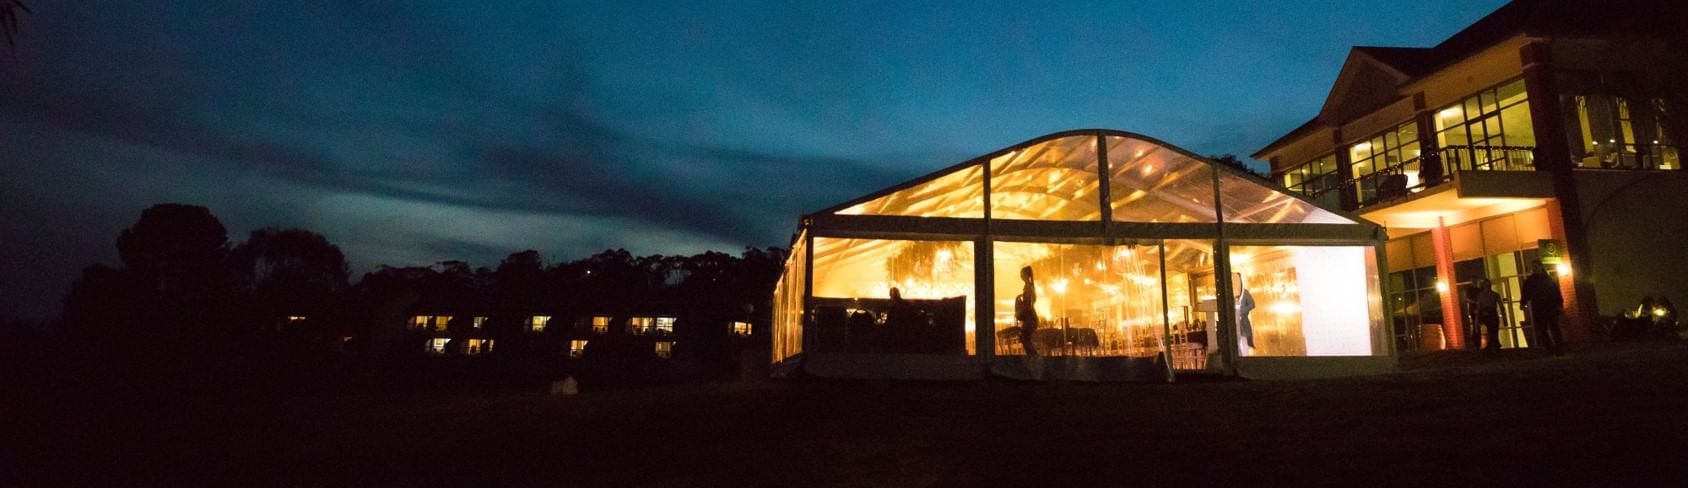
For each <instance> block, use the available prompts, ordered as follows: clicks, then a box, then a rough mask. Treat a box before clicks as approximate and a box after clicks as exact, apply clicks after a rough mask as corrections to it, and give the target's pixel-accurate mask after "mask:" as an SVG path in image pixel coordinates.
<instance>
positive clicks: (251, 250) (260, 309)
mask: <svg viewBox="0 0 1688 488" xmlns="http://www.w3.org/2000/svg"><path fill="white" fill-rule="evenodd" d="M227 267H228V270H229V273H230V274H231V275H232V278H233V279H234V280H235V283H236V289H237V290H238V292H239V296H237V297H235V300H236V301H237V302H238V303H239V305H240V306H239V307H236V310H238V311H239V312H238V313H239V315H240V324H239V325H240V326H242V328H243V329H245V332H246V337H245V339H246V340H249V341H263V340H266V339H273V338H275V337H276V334H273V333H271V332H274V331H277V330H278V329H280V328H281V327H282V326H284V325H285V326H288V329H289V330H285V331H282V332H285V333H286V334H284V335H287V336H288V337H291V338H293V339H295V342H300V343H312V342H322V341H326V340H328V339H330V337H329V336H333V335H337V334H333V333H331V332H332V325H333V324H332V322H333V321H334V319H336V318H338V317H334V316H333V315H336V314H335V312H337V311H338V310H336V309H337V308H338V307H337V306H336V305H337V303H338V302H339V301H340V298H341V296H342V294H343V292H344V291H345V290H346V289H347V287H348V285H347V281H346V280H347V270H346V257H345V255H344V254H342V253H341V252H340V248H339V247H335V246H334V244H331V243H329V242H328V239H327V238H324V237H323V236H322V235H319V234H317V233H314V232H311V231H307V230H300V229H285V230H283V229H276V228H265V229H260V230H256V231H253V232H252V234H251V236H250V237H247V239H246V242H243V243H240V245H238V246H235V248H234V250H233V251H230V252H229V258H228V262H227ZM291 316H299V317H305V320H304V321H303V323H289V321H288V320H287V317H291Z"/></svg>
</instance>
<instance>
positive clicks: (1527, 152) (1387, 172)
mask: <svg viewBox="0 0 1688 488" xmlns="http://www.w3.org/2000/svg"><path fill="white" fill-rule="evenodd" d="M1533 170H1535V148H1533V147H1526V146H1461V147H1444V148H1440V149H1436V150H1432V151H1429V152H1426V153H1424V154H1423V155H1422V156H1420V157H1417V158H1413V159H1410V160H1407V161H1405V162H1402V163H1401V164H1397V165H1394V166H1390V167H1389V168H1386V169H1384V170H1382V171H1378V172H1375V173H1372V174H1368V175H1365V176H1361V177H1359V178H1355V179H1352V180H1347V181H1344V182H1343V183H1342V185H1341V186H1339V187H1337V188H1333V189H1341V190H1342V206H1343V208H1345V209H1348V210H1358V209H1363V208H1367V207H1375V206H1380V205H1388V204H1393V203H1396V202H1399V201H1404V200H1407V199H1410V198H1411V197H1412V196H1413V195H1414V194H1418V193H1422V192H1424V191H1425V190H1428V189H1431V188H1435V187H1437V186H1440V185H1442V184H1444V183H1447V182H1449V181H1451V180H1452V179H1453V178H1454V174H1455V173H1477V172H1491V171H1495V172H1500V171H1505V172H1517V171H1533Z"/></svg>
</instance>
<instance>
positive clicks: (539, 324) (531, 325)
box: [528, 315, 551, 332]
mask: <svg viewBox="0 0 1688 488" xmlns="http://www.w3.org/2000/svg"><path fill="white" fill-rule="evenodd" d="M549 323H551V316H550V315H534V316H532V317H529V318H528V330H531V331H533V332H545V325H546V324H549Z"/></svg>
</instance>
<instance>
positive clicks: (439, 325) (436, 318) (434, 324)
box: [410, 315, 451, 332]
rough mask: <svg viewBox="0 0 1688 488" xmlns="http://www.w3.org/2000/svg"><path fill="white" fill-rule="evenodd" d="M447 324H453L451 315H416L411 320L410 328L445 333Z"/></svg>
mask: <svg viewBox="0 0 1688 488" xmlns="http://www.w3.org/2000/svg"><path fill="white" fill-rule="evenodd" d="M447 322H451V316H450V315H416V316H412V317H411V318H410V327H411V328H413V329H416V330H424V331H426V330H432V331H436V332H444V331H445V324H446V323H447Z"/></svg>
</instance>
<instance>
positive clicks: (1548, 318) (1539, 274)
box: [1523, 261, 1565, 354]
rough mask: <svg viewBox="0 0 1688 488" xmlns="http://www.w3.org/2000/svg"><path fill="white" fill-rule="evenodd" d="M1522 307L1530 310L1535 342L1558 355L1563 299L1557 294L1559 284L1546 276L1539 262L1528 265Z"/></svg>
mask: <svg viewBox="0 0 1688 488" xmlns="http://www.w3.org/2000/svg"><path fill="white" fill-rule="evenodd" d="M1523 288H1524V306H1525V307H1526V308H1528V309H1529V310H1530V321H1531V322H1534V323H1535V325H1536V341H1537V342H1539V343H1541V345H1542V347H1545V348H1547V350H1548V352H1551V353H1553V354H1559V347H1560V346H1561V345H1562V343H1563V342H1564V337H1563V335H1562V334H1561V333H1560V332H1559V315H1561V314H1563V313H1564V312H1565V297H1563V296H1561V295H1560V294H1559V282H1558V280H1556V279H1554V278H1553V277H1552V276H1549V275H1548V274H1547V268H1544V267H1542V265H1541V261H1536V262H1534V263H1531V265H1530V277H1528V278H1525V279H1524V286H1523Z"/></svg>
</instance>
